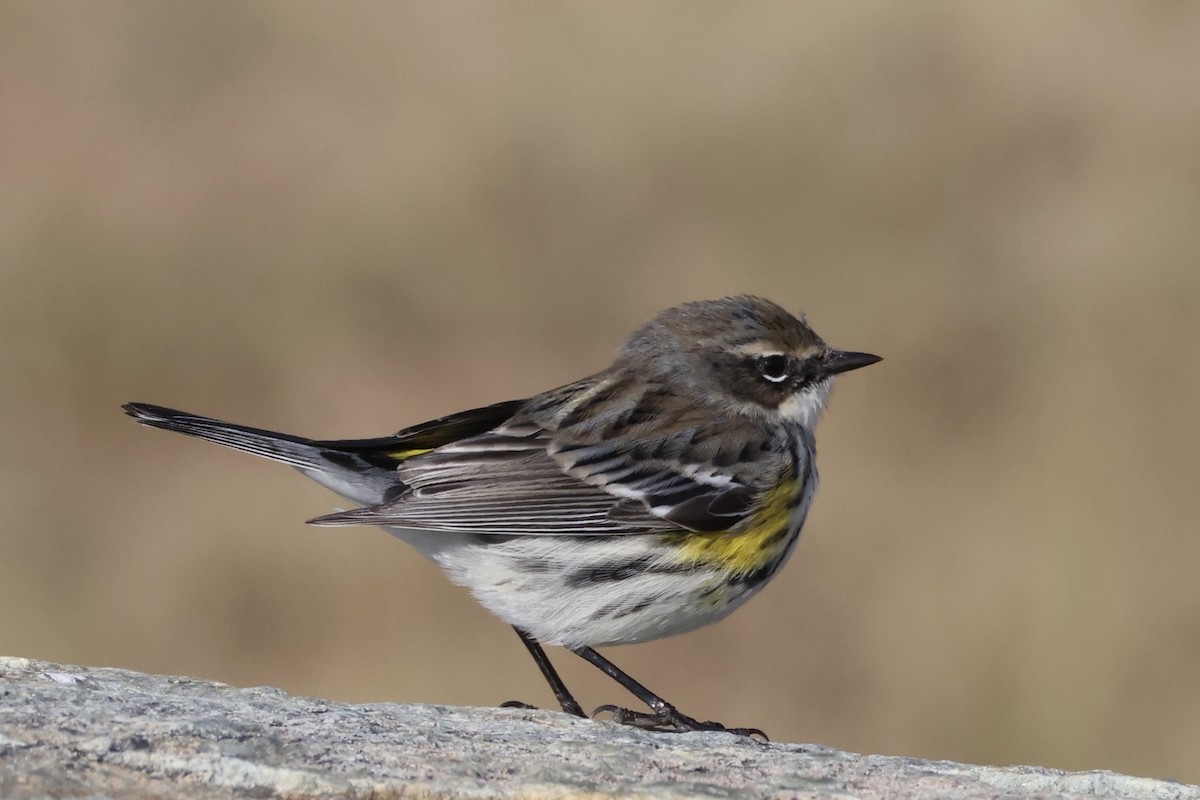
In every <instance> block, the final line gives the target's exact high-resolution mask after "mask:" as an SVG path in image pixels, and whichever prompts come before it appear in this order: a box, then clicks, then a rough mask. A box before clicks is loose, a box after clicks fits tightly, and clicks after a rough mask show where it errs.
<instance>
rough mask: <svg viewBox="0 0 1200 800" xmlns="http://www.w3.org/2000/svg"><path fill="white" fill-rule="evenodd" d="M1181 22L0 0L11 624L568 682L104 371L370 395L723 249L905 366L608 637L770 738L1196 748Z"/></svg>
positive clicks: (534, 367)
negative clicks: (765, 579) (778, 509)
mask: <svg viewBox="0 0 1200 800" xmlns="http://www.w3.org/2000/svg"><path fill="white" fill-rule="evenodd" d="M1198 41H1200V6H1197V5H1195V4H1190V3H1173V2H1155V3H1140V4H1127V3H1116V2H1101V3H1084V2H1081V1H1080V2H1062V3H1055V4H1042V3H1033V2H1028V3H1024V2H1022V3H1005V4H958V3H952V2H913V3H904V4H899V5H896V4H860V3H849V4H847V3H833V2H829V3H823V4H793V3H787V2H762V3H756V4H752V5H748V4H737V5H733V4H718V3H693V2H664V3H657V4H633V3H626V4H616V5H614V4H608V3H604V4H601V3H562V4H559V3H555V4H550V3H532V2H516V3H493V4H468V3H436V4H432V3H412V4H392V3H375V4H370V3H362V4H356V5H346V4H322V3H308V2H282V0H280V1H278V2H258V3H253V4H244V3H241V2H209V3H204V4H186V5H178V4H159V3H153V2H104V3H78V2H76V3H71V2H62V3H42V2H33V1H30V2H13V1H12V0H10V1H9V2H6V3H4V4H3V5H2V6H0V103H2V104H3V108H4V115H3V117H4V124H3V126H2V127H0V172H2V174H3V180H2V181H0V333H2V340H0V375H2V380H0V413H2V416H0V419H2V420H3V430H4V444H3V447H2V448H0V478H2V480H0V502H2V504H3V505H2V508H3V513H4V524H3V525H2V526H0V553H2V554H3V555H2V558H0V607H3V608H4V610H5V612H4V613H3V614H2V615H0V653H3V654H6V655H14V656H27V657H36V658H43V659H51V660H57V661H62V662H67V663H83V664H92V665H113V666H123V667H130V668H135V669H139V670H145V671H151V672H163V673H181V674H187V675H195V676H202V677H206V678H213V679H218V680H222V681H226V682H229V683H233V684H238V685H256V684H271V685H276V686H281V687H283V688H285V689H286V690H288V691H289V692H293V693H300V694H305V695H316V696H321V697H327V698H334V699H338V700H345V701H356V702H359V701H362V702H366V701H371V702H374V701H389V702H390V701H396V702H408V701H422V702H434V703H446V704H463V705H465V704H478V705H494V704H496V703H499V702H501V701H504V700H508V699H513V698H519V699H522V700H525V701H529V702H535V703H538V704H540V705H543V706H546V707H552V706H553V699H552V697H551V696H550V694H549V691H548V690H547V689H546V687H545V685H544V684H543V681H542V678H541V676H540V675H539V674H538V671H537V669H536V668H535V667H534V665H533V663H532V662H531V661H530V659H529V657H528V655H527V654H526V652H525V650H524V648H522V647H521V645H520V644H519V642H518V641H517V639H516V637H515V636H514V635H513V634H512V632H511V631H510V630H509V629H508V628H507V627H506V626H504V625H503V624H502V623H500V622H499V621H498V620H496V619H494V618H492V617H491V616H489V615H488V614H487V613H486V612H485V611H483V610H482V609H481V608H479V607H478V606H476V605H475V603H474V602H473V601H472V600H471V598H470V597H469V596H468V595H467V594H466V593H465V592H464V591H462V590H460V589H458V588H456V587H453V586H451V585H450V584H449V583H448V582H447V581H446V580H445V579H443V577H442V576H441V574H440V573H439V572H438V571H437V570H436V569H435V568H434V567H433V566H431V565H430V564H428V563H426V562H424V561H422V560H421V559H420V558H419V557H418V556H417V555H416V554H415V553H414V552H413V551H411V550H410V549H409V548H408V547H407V546H406V545H404V544H402V543H400V542H398V541H396V540H394V539H392V538H390V537H389V536H387V535H386V534H384V533H382V532H380V531H377V530H372V529H349V530H327V529H326V530H321V529H313V528H308V527H305V525H304V524H303V521H304V520H305V519H307V518H309V517H312V516H315V515H318V514H322V513H325V512H327V511H329V510H331V509H332V508H333V507H335V506H336V505H338V504H339V501H338V499H337V498H335V497H334V496H333V495H331V494H329V493H328V492H326V491H325V490H323V489H321V488H320V487H318V486H316V485H315V484H311V483H308V482H307V481H305V480H303V479H302V478H300V477H299V476H298V475H296V474H295V473H293V472H291V471H289V470H286V469H283V468H280V467H278V466H273V465H270V464H268V463H266V462H262V461H259V460H256V459H253V458H249V457H246V456H243V455H239V454H235V453H232V452H229V451H225V450H222V449H220V448H217V447H213V446H211V445H205V444H202V443H199V442H196V441H194V440H188V439H186V438H184V437H180V436H174V435H169V434H166V433H163V432H159V431H152V430H146V429H141V428H138V427H136V426H135V425H134V424H133V423H132V422H131V421H130V420H128V419H126V418H125V417H123V416H122V415H121V412H120V409H119V405H120V403H122V402H124V401H129V400H139V401H148V402H154V403H161V404H164V405H172V406H176V407H180V408H184V409H187V410H191V411H197V412H201V413H205V414H210V415H213V416H219V417H222V418H225V419H230V420H235V421H239V422H243V423H248V424H253V425H258V426H262V427H270V428H275V429H281V430H286V431H291V432H296V433H302V434H307V435H313V436H319V437H331V438H332V437H351V436H375V435H381V434H384V433H389V432H391V431H394V430H396V429H398V428H400V427H402V426H405V425H409V424H413V423H416V422H420V421H423V420H425V419H427V418H430V417H434V416H439V415H441V414H444V413H447V412H450V411H454V410H460V409H464V408H468V407H472V406H476V405H483V404H487V403H492V402H496V401H499V400H505V399H509V398H512V397H521V396H526V395H529V394H532V393H534V392H536V391H538V390H541V389H545V388H548V387H551V386H554V385H558V384H561V383H565V382H567V381H569V380H572V379H574V378H576V377H579V376H581V375H584V374H586V373H589V372H591V371H594V370H596V369H599V368H601V367H603V366H604V365H605V364H606V363H607V362H608V360H609V359H610V357H611V355H612V354H613V352H614V350H615V349H616V347H617V345H618V344H619V343H620V341H621V340H622V339H623V338H624V337H625V336H626V335H627V334H628V333H629V332H630V331H631V330H632V329H633V328H634V327H636V326H637V325H638V324H640V323H641V322H643V321H644V320H646V319H647V318H649V317H650V316H651V315H652V314H654V313H655V312H657V311H658V310H660V309H662V308H664V307H666V306H669V305H673V304H675V303H678V302H681V301H684V300H693V299H701V298H714V297H719V296H722V295H726V294H730V293H738V292H754V293H760V294H763V295H766V296H768V297H770V298H772V299H774V300H776V301H777V302H779V303H781V304H783V305H785V306H787V307H789V308H791V309H793V310H795V311H797V312H799V311H806V312H807V313H808V316H809V320H810V321H811V322H812V323H813V324H814V326H815V327H816V328H817V330H818V331H819V332H820V333H821V334H822V335H823V336H824V337H825V338H826V339H827V340H828V341H829V342H831V343H832V344H834V345H835V346H840V347H844V348H850V349H862V350H869V351H873V352H877V353H880V354H882V355H883V356H885V357H886V361H884V362H883V363H882V364H881V365H879V366H876V367H872V368H871V369H869V370H865V371H863V372H861V373H854V374H853V375H851V376H847V377H846V378H844V379H843V380H842V381H841V382H840V383H839V385H838V387H837V390H836V392H835V397H834V400H833V403H832V407H831V408H830V411H829V413H828V414H827V415H826V418H825V420H824V422H823V424H822V426H821V429H820V432H819V436H818V439H819V442H820V446H821V471H822V476H823V483H822V489H821V492H820V493H819V495H818V498H817V503H816V506H815V509H814V512H813V513H812V515H811V516H810V517H809V522H808V526H807V528H806V531H805V537H804V539H803V541H802V542H801V544H800V547H799V550H798V553H797V557H796V558H795V559H793V560H792V561H791V563H790V564H789V565H788V568H787V569H786V570H784V571H783V573H782V574H781V576H780V577H779V578H778V579H777V580H776V581H775V582H774V583H773V584H772V585H771V586H770V587H769V588H768V589H767V590H766V591H765V592H764V593H763V594H762V595H761V596H760V597H758V598H757V599H755V600H754V601H753V602H751V603H750V604H749V605H748V606H746V607H745V608H744V609H743V610H741V611H739V612H738V613H737V614H735V615H733V617H731V618H730V619H729V620H727V621H725V622H723V623H721V624H720V625H717V626H714V627H711V628H709V629H706V630H703V631H700V632H697V633H694V634H691V635H688V636H685V637H681V638H678V639H673V640H667V641H661V642H656V643H652V644H646V645H640V646H636V647H628V648H618V649H614V650H610V651H608V655H610V656H611V657H612V658H613V659H614V660H615V661H616V662H617V663H618V664H619V665H621V666H622V667H623V668H625V669H627V670H628V671H629V672H630V673H631V674H633V675H634V676H636V677H638V678H639V679H640V680H642V681H643V682H645V683H646V684H647V685H648V686H650V687H651V688H653V689H655V690H657V691H659V692H661V693H662V694H663V695H665V696H666V697H667V698H669V699H670V700H672V701H673V702H675V703H677V704H678V705H679V706H680V708H681V709H682V710H684V711H685V712H687V713H689V714H692V715H695V716H699V717H702V718H706V719H719V720H722V721H724V722H726V723H729V724H737V725H756V726H760V727H762V728H764V729H766V730H767V731H768V732H769V733H770V734H772V736H773V737H774V738H775V739H776V740H780V741H805V742H821V743H824V744H828V745H832V746H836V747H839V748H845V749H850V750H855V751H861V752H869V753H888V754H909V755H917V756H924V757H929V758H952V759H960V760H966V761H974V762H987V763H999V764H1004V763H1014V762H1015V763H1035V764H1044V765H1049V766H1054V767H1061V768H1065V769H1091V768H1108V769H1114V770H1120V771H1125V772H1132V773H1139V774H1144V775H1152V776H1157V777H1174V778H1178V779H1182V780H1187V781H1191V782H1200V757H1198V756H1200V677H1198V676H1200V585H1198V582H1197V567H1198V565H1200V536H1198V535H1197V528H1198V523H1197V520H1200V499H1198V498H1200V492H1198V491H1197V488H1196V487H1197V482H1198V480H1200V370H1198V369H1197V367H1198V366H1200V322H1198V316H1200V258H1198V255H1197V254H1198V253H1200V47H1197V46H1196V43H1197V42H1198ZM551 656H552V658H555V659H556V660H557V662H558V664H559V665H560V668H561V669H562V671H563V673H564V677H565V679H566V681H567V683H568V684H569V685H570V686H571V687H573V688H574V690H575V692H576V693H577V694H578V695H579V697H580V699H581V701H582V702H583V703H584V705H585V706H586V707H588V708H592V707H594V706H595V705H598V704H600V703H608V702H618V703H620V702H628V701H629V698H627V697H626V696H625V695H624V694H623V693H622V692H621V691H620V690H619V688H618V687H616V686H615V685H614V684H613V683H612V682H611V681H609V680H608V679H607V678H605V677H603V676H602V675H600V674H599V673H598V672H597V671H595V670H594V669H593V668H591V667H590V666H588V665H586V664H584V663H583V662H582V661H580V660H579V659H576V658H574V657H573V656H570V655H569V654H566V653H564V652H562V651H560V650H557V649H555V650H553V651H552V652H551Z"/></svg>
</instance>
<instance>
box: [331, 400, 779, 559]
mask: <svg viewBox="0 0 1200 800" xmlns="http://www.w3.org/2000/svg"><path fill="white" fill-rule="evenodd" d="M734 441H736V436H735V437H734ZM712 442H713V440H707V441H697V436H696V429H695V428H689V427H687V426H682V427H681V426H674V427H673V428H672V432H671V433H670V434H669V435H663V436H658V437H646V436H628V437H622V436H616V435H607V434H604V433H601V432H597V431H592V432H591V434H590V435H586V436H576V435H573V434H572V432H571V431H570V430H564V429H560V430H557V431H552V430H549V429H548V428H547V426H545V425H543V424H539V423H538V422H535V421H533V419H532V418H530V416H529V415H525V414H518V415H517V416H515V417H514V418H513V419H511V420H509V421H508V422H506V423H504V424H502V425H500V426H498V427H497V428H495V429H494V430H491V431H489V432H487V433H483V434H479V435H476V436H472V437H469V438H466V439H462V440H459V441H455V442H452V443H449V444H446V445H444V446H441V447H439V448H437V449H434V450H432V451H431V452H428V453H423V454H421V455H414V456H412V457H411V458H409V459H407V460H405V461H404V462H403V463H402V464H401V465H400V466H399V467H398V470H397V476H398V477H399V479H400V481H401V482H402V484H403V486H404V487H405V488H404V490H403V491H400V492H398V493H396V495H395V496H394V497H393V498H391V499H390V500H389V501H388V502H386V503H383V504H381V505H378V506H373V507H369V508H362V509H357V510H353V511H344V512H339V513H335V514H329V515H327V516H324V517H318V518H317V519H315V520H311V521H312V522H313V523H314V524H318V525H394V526H397V527H406V528H414V529H421V530H442V531H462V532H472V533H492V534H506V535H568V536H587V535H597V536H613V535H625V534H639V533H652V532H661V531H670V530H679V529H687V530H693V531H725V530H730V529H731V528H734V527H735V526H736V525H737V524H738V523H739V522H740V521H741V520H742V519H743V518H744V517H746V515H747V514H749V513H750V512H751V511H752V510H753V507H754V503H755V499H756V498H757V496H758V492H757V491H756V490H755V489H754V488H752V487H751V486H749V485H747V484H746V483H743V482H740V481H739V480H737V479H735V478H734V477H733V475H735V474H737V471H736V470H728V469H720V468H714V466H713V464H714V462H713V461H712V459H711V456H712V454H713V452H718V451H714V450H713V445H712ZM738 447H739V448H740V447H741V445H740V444H739V445H738ZM739 452H740V450H739ZM718 455H719V452H718ZM728 458H729V459H732V458H736V453H735V454H733V455H732V456H729V457H728ZM720 460H721V459H718V463H719V462H720Z"/></svg>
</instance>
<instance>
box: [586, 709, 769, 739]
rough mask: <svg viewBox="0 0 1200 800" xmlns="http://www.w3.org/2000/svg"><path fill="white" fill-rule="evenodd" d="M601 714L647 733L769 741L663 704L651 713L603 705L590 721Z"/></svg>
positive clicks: (756, 732)
mask: <svg viewBox="0 0 1200 800" xmlns="http://www.w3.org/2000/svg"><path fill="white" fill-rule="evenodd" d="M602 714H611V715H612V721H613V722H615V723H617V724H618V725H632V726H633V727H635V728H641V729H643V730H647V731H665V732H670V733H686V732H688V731H721V732H723V733H732V734H734V735H736V736H749V737H751V738H755V737H757V738H760V739H761V740H762V741H764V742H769V741H771V740H770V739H769V738H768V737H767V735H766V734H765V733H763V732H762V731H760V730H759V729H758V728H727V727H725V726H724V725H722V724H721V723H719V722H701V721H699V720H696V719H692V718H691V717H689V716H688V715H687V714H684V713H682V712H680V711H679V710H677V709H676V708H675V707H674V706H672V705H670V704H668V703H664V704H663V705H662V706H661V707H659V708H657V709H655V710H654V712H653V713H647V712H645V711H633V710H631V709H628V708H621V707H620V706H614V705H603V706H600V707H599V708H597V709H596V710H595V711H593V712H592V719H596V718H597V717H598V716H600V715H602Z"/></svg>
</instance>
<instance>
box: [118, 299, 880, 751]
mask: <svg viewBox="0 0 1200 800" xmlns="http://www.w3.org/2000/svg"><path fill="white" fill-rule="evenodd" d="M879 360H880V358H879V357H878V356H874V355H870V354H869V353H851V352H845V351H841V350H832V349H830V348H829V347H828V346H827V345H826V344H825V343H824V342H823V341H822V340H821V339H820V337H818V336H817V334H816V333H814V332H813V330H812V329H811V328H810V327H809V326H808V325H807V324H806V323H805V322H804V321H803V320H801V319H796V318H795V317H793V316H792V315H791V314H789V313H788V312H787V311H785V310H784V309H782V308H780V307H779V306H777V305H775V304H774V303H772V302H770V301H768V300H764V299H762V298H759V297H750V296H740V297H728V298H725V299H723V300H714V301H705V302H697V303H686V304H684V305H680V306H676V307H675V308H671V309H668V310H667V311H664V312H662V313H661V314H659V315H658V316H657V317H656V318H655V319H653V320H651V321H650V322H649V323H647V324H646V325H644V326H642V327H641V328H639V329H638V330H637V331H636V332H634V334H633V335H632V336H630V337H629V339H628V340H627V341H626V342H625V344H624V345H623V346H622V348H621V350H620V353H619V354H618V355H617V358H616V360H615V361H614V362H613V364H612V365H611V366H610V367H608V368H607V369H605V370H603V371H601V372H598V373H596V374H594V375H591V376H589V377H586V378H583V379H582V380H579V381H576V382H574V383H571V384H567V385H566V386H562V387H560V388H557V389H551V390H550V391H547V392H544V393H542V394H539V395H536V396H535V397H532V398H528V399H523V400H512V401H509V402H506V403H497V404H495V405H491V406H486V407H484V408H477V409H473V410H471V411H464V412H461V413H458V414H452V415H450V416H448V417H442V418H441V419H436V420H433V421H431V422H426V423H423V424H420V425H415V426H413V427H411V428H405V429H404V430H402V431H400V432H399V433H397V434H396V435H394V436H385V437H382V438H379V439H354V440H344V441H322V440H315V439H305V438H302V437H299V436H291V435H288V434H281V433H274V432H271V431H265V430H259V429H257V428H249V427H245V426H241V425H231V424H229V423H226V422H220V421H218V420H215V419H209V418H207V417H199V416H194V415H192V414H186V413H183V412H180V411H173V410H171V409H167V408H161V407H159V406H152V405H145V404H142V403H130V404H128V405H126V406H124V408H125V411H126V412H127V413H128V414H129V415H130V416H132V417H134V418H135V419H136V420H137V421H138V422H140V423H142V424H144V425H150V426H153V427H156V428H163V429H166V430H172V431H179V432H180V433H186V434H188V435H191V436H196V437H199V438H201V439H207V440H209V441H212V442H216V443H218V444H223V445H227V446H229V447H233V448H236V449H238V450H245V451H246V452H248V453H252V454H254V455H258V456H263V457H264V458H269V459H271V460H273V461H280V462H283V463H284V464H288V465H290V466H293V467H295V468H296V469H298V470H300V471H301V472H302V473H304V474H305V475H307V476H308V477H310V478H312V479H313V480H315V481H317V482H318V483H320V484H321V485H323V486H326V487H328V488H330V489H332V490H333V491H335V492H337V493H338V494H341V495H343V496H345V497H347V498H349V499H350V500H353V501H354V502H355V503H358V504H360V505H363V506H366V507H365V508H360V509H357V510H354V511H343V512H339V513H335V514H329V515H327V516H323V517H317V518H316V519H313V520H310V522H312V523H313V524H315V525H382V526H384V527H385V528H386V529H387V530H389V531H390V532H392V533H394V534H395V535H396V536H398V537H400V538H401V539H403V540H405V541H406V542H408V543H409V544H411V545H413V546H414V547H416V548H417V550H418V551H419V552H420V553H421V554H422V555H424V556H425V557H426V558H429V559H431V560H432V561H434V562H435V563H436V564H437V565H438V566H440V567H441V568H442V569H443V570H444V571H445V572H446V574H447V575H448V576H449V577H450V580H452V581H454V582H455V583H457V584H460V585H462V586H465V587H467V588H468V589H470V590H471V592H472V593H473V594H474V595H475V597H476V599H478V600H479V602H480V603H482V604H483V605H484V606H485V607H486V608H487V609H488V610H490V611H491V612H492V613H494V614H495V615H496V616H498V617H500V618H501V619H502V620H504V621H505V622H507V623H508V624H509V625H512V626H513V627H514V628H515V629H516V631H517V633H518V634H519V635H520V637H521V640H522V641H523V642H524V643H525V646H526V647H527V648H528V649H529V652H530V653H531V654H532V655H533V658H534V660H535V661H536V662H537V664H538V667H539V668H540V669H541V671H542V674H543V675H544V676H545V678H546V680H547V681H548V682H549V684H550V687H551V689H553V691H554V694H555V696H556V697H557V698H558V701H559V703H560V704H561V705H562V708H563V710H564V711H566V712H567V713H570V714H576V715H579V716H584V713H583V710H582V708H581V707H580V705H579V703H577V702H576V701H575V698H574V697H572V696H571V693H570V692H569V691H568V690H567V687H566V686H565V685H564V684H563V682H562V679H561V678H559V676H558V673H557V672H556V671H555V669H554V667H553V665H552V664H551V663H550V661H549V659H548V658H547V657H546V654H545V652H544V651H543V650H542V648H541V645H540V644H539V642H544V643H546V644H556V645H562V646H564V647H566V648H568V649H569V650H571V651H572V652H574V653H575V654H577V655H579V656H581V657H582V658H584V659H586V660H587V661H589V662H591V663H592V664H594V665H595V666H596V667H598V668H599V669H601V670H602V671H603V672H605V674H607V675H609V676H610V677H612V678H613V679H615V680H616V681H617V682H618V683H620V684H621V685H622V686H624V687H625V688H626V689H628V690H629V691H630V692H631V693H632V694H633V695H635V696H636V697H637V698H638V699H639V700H641V701H642V702H644V703H646V705H647V706H649V708H650V709H651V711H650V713H646V712H638V711H632V710H629V709H624V708H618V707H616V706H607V705H606V706H601V707H600V709H597V712H600V711H607V712H612V715H613V718H614V719H615V720H616V721H617V722H621V723H626V724H632V725H637V726H639V727H643V728H650V729H655V730H673V731H691V730H730V731H733V732H737V733H742V734H751V733H761V731H757V730H756V729H753V728H725V727H724V726H722V725H720V724H719V723H715V722H699V721H697V720H695V719H692V718H691V717H688V716H686V715H684V714H682V713H680V712H679V711H677V710H676V709H675V707H674V706H672V705H671V704H670V703H667V702H666V701H665V700H663V699H662V698H661V697H659V696H658V695H656V694H654V693H653V692H651V691H649V690H648V689H646V688H645V687H644V686H642V685H641V684H640V683H638V682H637V681H635V680H633V679H632V678H630V677H629V676H628V675H626V674H625V673H624V672H622V671H621V670H619V669H618V668H617V667H616V666H615V665H614V664H613V663H612V662H610V661H608V660H607V659H606V658H604V657H603V656H601V655H600V654H599V653H597V652H596V651H595V650H593V649H592V648H593V647H598V646H602V645H613V644H626V643H631V642H645V641H649V640H651V639H657V638H660V637H663V636H670V635H673V634H677V633H685V632H687V631H691V630H695V629H696V628H699V627H701V626H703V625H708V624H709V623H712V622H716V621H717V620H720V619H722V618H723V617H725V616H726V615H727V614H729V613H730V612H731V611H733V610H734V609H735V608H737V607H738V606H740V605H741V604H742V603H744V602H745V601H746V600H747V599H749V598H750V597H751V596H752V595H753V594H755V593H756V592H757V591H758V590H759V589H761V588H762V587H763V586H765V585H766V583H767V582H768V581H769V580H770V579H771V578H772V577H773V576H774V575H775V573H776V572H777V571H778V570H779V568H780V567H781V566H782V565H783V563H784V562H785V561H786V560H787V558H788V556H789V555H790V554H791V552H792V549H793V547H794V546H795V544H796V540H797V538H798V537H799V535H800V528H801V526H802V525H803V524H804V517H805V515H806V514H807V513H808V508H809V504H810V503H811V502H812V497H813V493H814V492H815V491H816V488H817V467H816V462H815V456H816V449H815V444H814V440H813V427H814V426H815V425H816V422H817V418H818V417H819V416H820V414H821V411H822V409H823V408H824V407H825V401H826V399H827V398H828V396H829V390H830V384H831V383H832V380H833V377H834V376H835V375H837V374H839V373H842V372H847V371H849V370H852V369H858V368H859V367H865V366H867V365H869V364H874V363H875V362H876V361H879ZM514 705H521V704H514Z"/></svg>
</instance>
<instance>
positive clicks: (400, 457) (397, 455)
mask: <svg viewBox="0 0 1200 800" xmlns="http://www.w3.org/2000/svg"><path fill="white" fill-rule="evenodd" d="M435 449H436V448H433V447H425V448H417V449H415V450H395V451H393V452H391V453H388V455H389V456H391V457H392V458H394V459H396V460H397V461H404V460H405V459H409V458H412V457H413V456H419V455H421V454H422V453H428V452H431V451H433V450H435Z"/></svg>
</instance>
